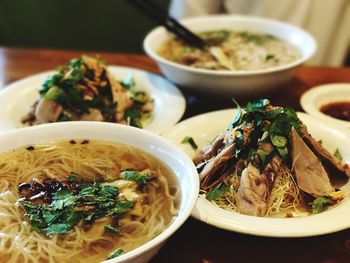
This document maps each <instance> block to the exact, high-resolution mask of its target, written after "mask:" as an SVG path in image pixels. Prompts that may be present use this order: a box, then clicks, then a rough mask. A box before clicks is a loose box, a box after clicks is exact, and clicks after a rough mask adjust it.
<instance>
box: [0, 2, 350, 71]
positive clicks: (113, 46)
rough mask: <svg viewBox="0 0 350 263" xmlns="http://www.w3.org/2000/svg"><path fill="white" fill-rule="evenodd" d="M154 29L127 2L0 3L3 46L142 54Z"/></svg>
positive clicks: (349, 57) (349, 61)
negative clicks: (149, 33) (148, 35)
mask: <svg viewBox="0 0 350 263" xmlns="http://www.w3.org/2000/svg"><path fill="white" fill-rule="evenodd" d="M154 2H156V3H158V4H159V5H161V6H162V7H163V8H164V9H168V8H169V5H170V0H154ZM155 26H156V24H155V23H154V22H153V21H151V20H150V19H148V17H146V16H144V15H142V14H141V13H140V12H139V11H138V10H135V9H134V8H133V7H132V6H130V5H129V4H128V3H127V2H126V0H102V1H101V0H100V1H96V0H59V1H57V0H0V46H9V47H30V48H53V49H70V50H91V51H96V52H99V51H114V52H124V53H143V50H142V41H143V39H144V37H145V35H146V34H147V32H149V31H150V30H151V29H152V28H153V27H155ZM349 28H350V25H349ZM348 53H349V52H348ZM344 65H347V66H349V65H350V54H348V55H347V57H346V59H345V61H344Z"/></svg>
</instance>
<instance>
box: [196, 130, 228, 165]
mask: <svg viewBox="0 0 350 263" xmlns="http://www.w3.org/2000/svg"><path fill="white" fill-rule="evenodd" d="M224 138H225V134H224V133H222V134H219V136H217V137H216V138H215V139H214V141H213V142H212V143H211V144H209V145H208V146H207V147H205V148H204V149H203V150H202V151H201V153H200V154H199V155H198V156H197V157H196V159H195V160H194V163H195V164H196V165H198V164H200V163H201V162H204V161H207V160H209V159H211V158H212V157H214V156H215V155H216V154H217V153H218V150H219V149H220V148H221V147H223V146H224Z"/></svg>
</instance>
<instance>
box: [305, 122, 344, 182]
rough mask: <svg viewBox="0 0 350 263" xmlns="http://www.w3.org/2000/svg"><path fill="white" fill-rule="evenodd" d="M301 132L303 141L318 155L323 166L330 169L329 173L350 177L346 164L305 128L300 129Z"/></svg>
mask: <svg viewBox="0 0 350 263" xmlns="http://www.w3.org/2000/svg"><path fill="white" fill-rule="evenodd" d="M301 133H302V137H303V140H304V141H305V143H306V144H307V145H308V146H309V147H310V149H311V150H312V151H313V152H315V153H316V154H317V155H318V156H319V157H320V159H321V161H322V164H323V165H324V167H325V168H326V169H329V170H330V173H329V174H332V175H337V176H338V177H350V167H349V165H348V164H343V163H342V162H340V161H339V160H337V159H336V158H335V157H334V156H333V155H332V154H331V153H330V152H329V151H327V149H325V148H324V147H322V145H321V144H320V143H319V142H318V141H316V140H315V139H314V138H313V137H312V136H311V135H310V134H309V133H308V132H307V130H306V128H303V129H301Z"/></svg>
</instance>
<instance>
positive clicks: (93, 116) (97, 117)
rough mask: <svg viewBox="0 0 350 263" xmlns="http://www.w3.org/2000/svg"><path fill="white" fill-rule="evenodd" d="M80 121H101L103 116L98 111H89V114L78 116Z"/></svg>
mask: <svg viewBox="0 0 350 263" xmlns="http://www.w3.org/2000/svg"><path fill="white" fill-rule="evenodd" d="M79 120H81V121H103V115H102V113H101V111H100V110H98V109H90V110H89V113H84V114H83V115H81V116H80V119H79Z"/></svg>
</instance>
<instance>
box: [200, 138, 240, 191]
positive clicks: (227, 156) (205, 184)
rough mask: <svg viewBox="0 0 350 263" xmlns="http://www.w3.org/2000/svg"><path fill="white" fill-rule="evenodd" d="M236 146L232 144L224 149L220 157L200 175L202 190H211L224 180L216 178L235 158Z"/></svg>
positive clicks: (210, 162) (217, 156)
mask: <svg viewBox="0 0 350 263" xmlns="http://www.w3.org/2000/svg"><path fill="white" fill-rule="evenodd" d="M234 155H235V153H234V144H231V145H229V146H227V147H226V148H224V149H223V150H222V151H221V152H220V153H219V154H218V155H216V156H215V157H213V158H212V159H211V160H210V161H209V162H208V163H207V164H206V165H205V166H204V168H203V170H202V171H201V172H200V173H199V178H200V180H201V188H202V189H204V190H207V189H210V188H212V187H213V186H215V185H216V184H218V183H219V182H220V181H221V180H222V179H223V178H221V177H220V178H219V179H218V180H216V179H217V178H215V175H216V174H217V172H218V171H223V169H222V168H223V167H224V166H225V164H227V162H228V161H229V160H231V159H232V158H233V157H234Z"/></svg>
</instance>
